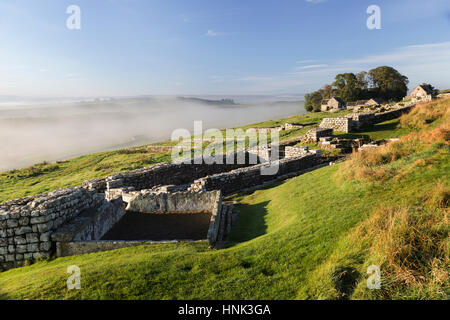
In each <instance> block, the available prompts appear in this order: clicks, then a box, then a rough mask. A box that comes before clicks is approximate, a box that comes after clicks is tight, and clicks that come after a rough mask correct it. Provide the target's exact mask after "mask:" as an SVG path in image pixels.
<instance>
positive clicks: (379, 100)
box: [365, 98, 384, 106]
mask: <svg viewBox="0 0 450 320" xmlns="http://www.w3.org/2000/svg"><path fill="white" fill-rule="evenodd" d="M383 103H384V100H383V99H382V98H372V99H370V100H367V101H366V103H365V105H366V106H379V105H382V104H383Z"/></svg>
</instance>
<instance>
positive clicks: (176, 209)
mask: <svg viewBox="0 0 450 320" xmlns="http://www.w3.org/2000/svg"><path fill="white" fill-rule="evenodd" d="M219 194H220V191H211V192H200V193H192V192H174V193H166V192H161V193H153V192H146V191H145V190H142V191H140V192H137V193H136V195H135V196H134V197H132V198H131V200H130V201H129V203H128V206H127V208H126V210H127V211H133V212H141V213H195V212H211V211H212V210H213V208H214V205H215V203H216V202H217V201H218V195H219Z"/></svg>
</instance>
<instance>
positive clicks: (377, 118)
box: [373, 106, 413, 123]
mask: <svg viewBox="0 0 450 320" xmlns="http://www.w3.org/2000/svg"><path fill="white" fill-rule="evenodd" d="M412 107H413V106H406V107H403V108H399V109H396V110H391V111H386V112H383V113H375V115H374V118H373V123H380V122H385V121H388V120H392V119H396V118H399V117H400V116H401V115H402V114H404V113H408V112H409V111H410V110H411V108H412Z"/></svg>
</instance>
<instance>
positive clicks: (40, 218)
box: [0, 187, 104, 269]
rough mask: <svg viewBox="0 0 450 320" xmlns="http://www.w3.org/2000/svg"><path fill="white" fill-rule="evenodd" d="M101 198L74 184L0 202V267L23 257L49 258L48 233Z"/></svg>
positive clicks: (18, 263) (95, 193)
mask: <svg viewBox="0 0 450 320" xmlns="http://www.w3.org/2000/svg"><path fill="white" fill-rule="evenodd" d="M103 201H104V195H103V194H99V193H97V192H95V191H92V190H88V189H84V188H79V187H78V188H67V189H60V190H56V191H53V192H50V193H47V194H41V195H36V196H31V197H26V198H22V199H17V200H13V201H9V202H5V203H2V204H0V267H1V268H3V269H9V268H12V267H17V266H21V265H22V264H23V262H24V261H25V260H32V259H37V258H47V257H49V256H50V255H51V253H52V252H53V250H54V248H53V245H52V242H51V237H50V236H51V234H52V232H53V231H54V230H56V229H57V228H58V227H59V226H61V225H62V224H63V223H65V222H66V221H68V220H70V219H72V218H74V217H76V216H77V215H78V214H79V213H80V212H81V211H82V210H84V209H86V208H89V207H96V206H99V205H100V204H101V203H102V202H103Z"/></svg>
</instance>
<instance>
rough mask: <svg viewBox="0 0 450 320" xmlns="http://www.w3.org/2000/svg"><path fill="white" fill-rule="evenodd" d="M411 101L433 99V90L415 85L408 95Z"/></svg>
mask: <svg viewBox="0 0 450 320" xmlns="http://www.w3.org/2000/svg"><path fill="white" fill-rule="evenodd" d="M409 97H410V98H411V100H412V101H431V100H433V99H434V95H433V92H431V91H430V90H429V89H428V88H427V87H424V86H421V85H420V86H417V87H416V88H415V89H414V90H413V91H412V92H411V94H410V96H409Z"/></svg>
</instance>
